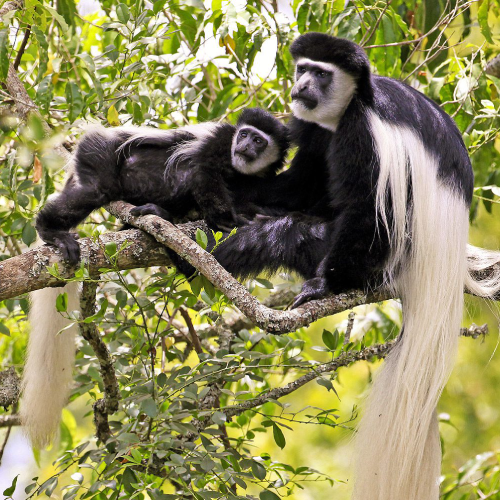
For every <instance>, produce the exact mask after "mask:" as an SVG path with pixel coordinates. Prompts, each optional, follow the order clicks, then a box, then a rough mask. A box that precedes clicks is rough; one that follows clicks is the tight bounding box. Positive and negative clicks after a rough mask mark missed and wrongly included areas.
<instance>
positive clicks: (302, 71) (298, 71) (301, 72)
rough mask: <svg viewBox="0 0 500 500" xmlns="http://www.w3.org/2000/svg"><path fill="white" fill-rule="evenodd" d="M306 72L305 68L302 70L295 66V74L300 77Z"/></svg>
mask: <svg viewBox="0 0 500 500" xmlns="http://www.w3.org/2000/svg"><path fill="white" fill-rule="evenodd" d="M305 72H306V68H303V67H301V66H297V74H298V75H302V74H304V73H305Z"/></svg>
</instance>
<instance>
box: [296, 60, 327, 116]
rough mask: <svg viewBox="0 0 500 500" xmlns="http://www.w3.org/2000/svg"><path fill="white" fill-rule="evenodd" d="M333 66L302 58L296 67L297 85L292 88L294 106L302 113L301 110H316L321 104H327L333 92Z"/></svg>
mask: <svg viewBox="0 0 500 500" xmlns="http://www.w3.org/2000/svg"><path fill="white" fill-rule="evenodd" d="M334 70H335V67H334V65H333V64H329V63H321V62H317V61H312V60H310V59H306V58H302V59H299V61H297V65H296V67H295V85H294V86H293V88H292V106H293V109H294V112H295V110H297V111H299V112H300V108H306V109H307V110H313V109H315V108H316V107H317V106H318V104H319V103H321V102H323V103H324V102H325V101H326V100H327V99H328V97H329V95H331V94H332V92H333V75H334Z"/></svg>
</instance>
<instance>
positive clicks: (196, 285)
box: [190, 276, 203, 296]
mask: <svg viewBox="0 0 500 500" xmlns="http://www.w3.org/2000/svg"><path fill="white" fill-rule="evenodd" d="M190 285H191V291H192V292H193V294H194V295H196V296H198V295H200V292H201V288H202V286H203V280H202V279H201V276H196V277H195V278H193V280H192V281H191V283H190Z"/></svg>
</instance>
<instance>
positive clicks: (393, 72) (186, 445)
mask: <svg viewBox="0 0 500 500" xmlns="http://www.w3.org/2000/svg"><path fill="white" fill-rule="evenodd" d="M0 15H1V18H0V161H1V168H0V252H1V254H0V259H2V260H4V259H8V258H11V257H14V256H16V255H18V254H19V253H21V252H22V251H23V250H25V249H26V248H28V247H30V246H32V245H33V243H34V242H35V240H36V233H35V229H34V224H33V220H34V217H35V215H36V213H37V211H38V210H39V209H40V207H41V206H43V204H44V203H45V201H46V200H47V197H48V196H49V195H50V194H51V193H53V192H54V191H55V190H57V188H59V187H60V186H61V183H62V182H63V178H64V170H63V167H64V164H65V162H66V160H65V158H66V159H67V158H68V157H69V154H70V152H71V150H72V149H73V147H74V145H75V143H76V141H77V139H78V137H79V136H80V135H81V133H82V130H83V128H84V126H85V125H87V124H88V123H99V124H103V125H105V126H109V127H114V126H119V125H148V126H152V127H160V128H167V127H176V126H182V125H184V124H187V123H196V122H200V121H205V120H224V119H228V120H230V121H232V122H234V121H235V120H236V118H237V115H238V111H240V110H242V109H244V108H245V107H249V106H261V107H264V108H267V109H270V110H271V111H273V112H275V113H276V114H277V115H278V116H283V117H286V115H287V113H288V112H289V102H290V95H289V94H290V89H291V86H292V82H293V64H292V61H291V58H290V55H289V53H288V47H289V45H290V42H291V41H292V40H293V39H294V38H295V37H296V36H297V35H298V34H300V33H304V32H307V31H322V32H327V33H330V34H333V35H336V36H340V37H346V38H349V39H351V40H354V41H356V42H358V43H360V44H362V45H363V46H364V47H365V48H366V50H367V53H368V55H369V58H370V61H371V63H372V67H373V70H374V72H376V73H378V74H381V75H386V76H391V77H394V78H398V79H402V80H404V81H406V82H407V83H408V84H410V85H412V86H414V87H416V88H418V89H419V90H420V91H422V92H424V93H425V94H426V95H428V96H429V97H431V98H432V99H434V100H435V101H436V102H438V103H439V104H440V105H441V106H442V107H443V109H445V110H446V111H447V112H448V113H449V114H450V115H452V116H453V118H454V119H455V121H456V123H457V125H458V127H459V128H460V130H461V132H462V134H463V137H464V141H465V143H466V145H467V147H468V148H469V151H470V154H471V158H472V162H473V166H474V170H475V174H476V186H477V187H476V191H475V197H474V202H473V206H472V209H471V223H472V230H471V242H472V243H474V244H476V245H478V246H483V247H487V248H493V249H498V248H500V236H499V235H500V222H499V221H498V217H495V215H498V214H499V213H500V212H499V211H498V207H497V205H498V197H499V196H500V187H499V186H500V164H499V151H500V139H499V138H498V131H499V128H500V120H499V108H500V96H499V93H500V71H499V69H498V68H499V65H498V64H496V65H495V64H494V63H493V64H490V66H488V69H487V63H488V62H489V61H492V60H494V58H495V56H497V55H498V51H499V48H500V45H499V44H498V43H499V42H498V41H499V39H500V18H499V16H500V5H499V3H498V0H470V1H464V0H407V1H403V0H393V1H392V2H391V1H387V2H386V1H374V0H367V1H358V0H354V1H353V0H328V1H321V0H312V1H311V0H295V1H293V2H284V1H281V0H279V1H276V0H272V1H267V0H256V1H253V0H250V1H246V0H236V1H231V2H227V1H225V0H224V1H223V0H205V1H204V2H203V1H201V0H175V1H172V0H156V1H146V0H137V1H132V0H131V1H125V2H123V3H119V2H118V1H116V0H102V1H99V0H81V1H80V2H78V3H75V1H74V0H58V1H57V2H51V1H50V0H26V1H25V2H22V0H12V1H9V2H5V3H4V4H3V5H2V6H1V7H0ZM117 225H118V221H116V219H114V218H113V217H111V216H110V214H109V213H107V212H106V211H104V210H101V211H99V212H95V213H94V214H93V215H92V216H91V217H90V218H89V219H88V222H87V223H86V224H85V225H84V226H82V227H81V228H80V233H81V235H82V236H92V237H96V236H97V235H99V234H101V233H103V232H105V231H109V230H113V229H116V227H117ZM198 240H199V241H200V242H201V243H202V244H203V234H201V233H200V234H199V238H198ZM106 252H107V254H108V257H109V260H110V266H109V272H108V273H107V274H105V275H103V278H102V283H101V285H100V286H99V289H98V296H97V297H98V313H97V314H96V315H95V316H93V318H92V319H93V324H95V325H96V326H97V327H98V328H99V331H100V332H101V334H102V335H104V338H105V341H106V343H107V345H108V348H109V350H110V352H111V355H112V356H113V359H114V364H115V369H116V376H117V380H118V384H119V389H120V392H121V403H120V410H119V411H118V413H117V414H116V415H115V416H112V417H111V418H110V426H111V431H112V433H113V436H112V437H111V438H110V439H108V441H107V443H106V445H103V444H102V442H101V441H99V440H96V438H95V437H93V434H94V428H93V426H92V422H91V420H92V418H91V415H92V409H91V403H93V402H94V401H96V400H97V399H99V398H100V397H102V394H103V380H102V377H101V374H100V366H99V362H98V359H97V358H96V355H95V353H94V350H93V349H92V348H91V346H90V345H89V344H88V343H87V342H86V341H85V340H80V341H79V353H78V360H77V367H76V370H75V389H74V391H73V395H72V399H71V402H70V404H69V405H68V407H67V408H66V409H65V411H64V415H63V422H62V424H61V432H60V438H59V439H58V442H57V443H56V444H55V445H54V446H53V447H52V448H51V449H50V450H48V451H41V450H34V452H33V453H34V454H33V453H32V452H31V450H29V449H28V448H27V444H26V442H25V441H24V438H23V437H22V434H21V433H20V432H19V429H18V428H17V426H15V425H14V426H12V425H10V424H16V423H17V422H16V420H15V418H14V419H13V420H8V419H5V420H4V421H2V422H3V424H2V425H3V426H4V429H3V430H2V432H1V433H2V436H0V445H1V448H0V460H2V464H1V467H0V489H1V490H2V491H3V490H5V491H4V496H5V497H6V498H11V497H12V498H14V499H22V498H32V497H35V496H38V495H42V496H43V495H46V496H49V497H50V498H64V499H68V500H69V499H73V498H94V499H99V500H101V499H118V498H138V499H146V498H151V499H153V500H157V499H158V500H159V499H179V498H192V499H197V500H198V499H216V498H260V499H261V500H275V499H276V498H280V497H288V498H291V499H297V500H298V499H301V500H304V499H305V500H307V499H315V500H322V499H327V498H332V496H334V497H335V498H337V499H339V500H342V499H347V498H349V491H350V488H349V477H350V476H349V466H350V463H349V460H350V441H351V437H352V435H353V429H354V427H355V423H356V417H357V406H358V405H359V404H360V403H361V401H362V397H363V394H364V391H365V389H366V388H367V384H368V383H369V381H370V378H371V374H372V372H373V370H374V369H375V367H376V365H377V362H376V361H375V362H373V363H372V362H365V361H362V362H358V363H356V364H354V365H352V366H350V367H344V368H340V369H338V370H335V371H329V372H326V373H324V374H323V375H321V376H319V375H316V376H314V377H312V380H315V381H316V382H317V383H315V382H314V381H313V382H310V383H308V384H305V385H303V386H302V387H301V388H300V389H298V390H297V391H292V393H291V394H290V395H288V396H286V397H283V398H277V399H275V398H274V397H271V396H269V401H268V402H267V403H266V404H264V405H262V406H256V407H255V408H252V409H250V410H246V411H243V409H242V410H241V411H235V412H234V413H233V415H235V416H233V417H232V418H228V413H227V412H225V409H227V408H228V407H232V406H233V405H238V404H241V403H242V402H244V401H247V400H251V399H252V398H254V397H256V396H257V395H258V394H259V393H262V392H265V391H269V390H271V389H272V388H276V387H284V386H286V384H287V383H289V382H291V381H293V380H296V379H298V378H299V377H300V376H301V375H304V374H307V373H314V369H315V368H316V365H317V364H318V363H323V362H327V361H330V360H331V359H332V358H335V357H336V356H339V355H343V354H342V353H345V352H347V351H357V350H360V349H362V348H363V347H364V346H366V345H371V344H373V343H376V342H385V341H387V340H389V339H391V338H394V337H395V336H396V335H397V333H398V331H399V327H400V324H401V318H400V312H399V307H398V303H397V301H389V302H386V303H381V304H376V305H370V306H361V307H359V308H357V309H356V310H355V315H354V323H353V321H352V318H353V317H352V315H351V316H350V319H348V316H347V312H346V313H343V314H339V315H337V316H332V317H329V318H325V319H322V320H320V321H318V322H316V323H315V324H314V325H313V326H311V327H309V328H307V329H301V330H298V331H297V332H294V333H291V334H288V335H283V336H272V335H269V334H266V333H265V332H263V331H261V330H259V329H258V328H255V327H253V326H252V325H249V324H248V322H243V323H241V324H240V323H238V322H237V321H236V320H235V319H234V315H235V312H234V311H233V310H232V308H231V305H230V303H229V302H228V301H227V299H226V298H225V297H224V296H223V295H222V294H221V293H220V292H219V291H217V290H215V289H214V287H213V286H212V285H211V284H210V283H209V282H208V281H207V280H206V279H204V278H202V277H199V278H196V279H195V280H194V281H193V282H192V283H191V285H189V284H187V283H186V281H185V279H184V278H183V277H182V276H180V275H176V274H175V272H174V270H173V269H166V268H154V269H149V270H146V271H143V270H136V271H119V270H117V269H114V268H113V265H112V263H113V259H114V258H115V257H116V253H117V252H119V249H117V248H116V247H113V246H112V245H111V246H110V247H108V248H106ZM78 276H79V278H80V279H81V278H82V277H85V273H84V271H83V270H81V271H80V274H79V275H78ZM246 284H247V286H248V287H249V289H250V290H251V291H252V292H253V293H254V294H256V295H257V296H258V297H259V298H260V299H262V300H264V299H265V298H266V297H268V296H270V297H276V292H279V294H281V295H279V297H281V300H274V299H268V300H270V301H271V300H272V301H273V302H274V304H277V305H279V306H282V307H283V306H286V305H287V303H288V302H289V300H290V297H291V296H293V293H294V292H296V291H297V290H298V287H300V282H298V283H296V280H295V278H294V277H293V276H288V275H280V276H278V277H275V278H274V279H273V281H272V282H270V281H268V280H267V279H258V280H253V281H251V282H248V283H246ZM271 292H273V294H271V295H269V294H270V293H271ZM62 302H63V301H61V304H60V305H59V306H60V307H59V309H60V310H61V312H62V313H63V314H68V313H69V312H65V311H64V305H63V304H62ZM467 305H468V308H467V309H468V317H467V318H464V325H469V324H470V323H471V322H472V321H474V322H476V323H478V324H482V323H488V324H489V327H490V335H489V336H488V337H486V339H485V341H484V342H480V341H477V340H476V341H473V340H471V339H462V341H461V350H460V357H459V361H458V364H457V367H456V369H455V371H454V373H453V376H452V378H451V380H450V382H449V383H448V386H447V388H446V390H445V393H444V395H443V398H442V401H441V404H440V408H439V411H440V413H441V417H442V425H441V431H442V438H443V446H444V464H443V472H444V474H445V477H443V494H444V498H446V499H476V498H477V499H479V498H500V462H499V456H498V452H497V450H500V437H499V436H500V424H499V420H500V419H499V416H500V403H499V398H498V386H499V383H500V362H499V361H498V353H497V347H498V342H499V341H498V330H497V313H496V305H492V304H486V303H484V301H480V300H477V299H474V298H470V297H469V298H467ZM28 308H29V305H28V300H27V297H26V296H21V297H16V298H11V299H7V300H4V301H3V302H1V303H0V334H2V336H1V338H0V352H1V356H2V368H3V369H6V368H8V367H12V366H13V367H15V369H16V371H17V372H18V373H21V372H22V365H23V356H24V349H25V345H26V337H27V332H28V329H29V328H28V324H27V322H26V313H27V311H28ZM239 319H241V318H239ZM228 325H230V326H228ZM346 329H347V330H349V332H350V335H351V342H349V343H346V344H344V342H343V336H344V333H345V331H346ZM363 334H365V337H364V340H362V336H363ZM197 339H201V340H200V342H198V341H197ZM219 407H220V408H219ZM16 410H17V403H15V402H14V403H13V404H12V405H11V406H10V408H6V409H5V412H4V413H5V415H0V417H2V418H5V416H6V415H8V414H10V413H13V414H14V415H15V413H16ZM200 430H202V432H201V433H198V432H199V431H200ZM2 442H3V444H2ZM32 457H34V458H32ZM32 478H34V479H32Z"/></svg>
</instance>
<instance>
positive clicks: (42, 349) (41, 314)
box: [20, 282, 80, 448]
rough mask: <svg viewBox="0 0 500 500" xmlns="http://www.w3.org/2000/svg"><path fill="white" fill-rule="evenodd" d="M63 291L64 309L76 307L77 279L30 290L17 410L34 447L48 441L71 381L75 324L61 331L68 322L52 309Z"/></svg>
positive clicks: (56, 427)
mask: <svg viewBox="0 0 500 500" xmlns="http://www.w3.org/2000/svg"><path fill="white" fill-rule="evenodd" d="M63 292H66V293H67V294H68V311H74V310H79V308H80V304H79V298H78V283H74V282H72V283H68V284H67V285H66V286H65V287H64V289H62V288H44V289H42V290H37V291H35V292H32V293H31V294H30V298H31V309H30V314H29V320H30V324H31V333H30V336H29V341H28V352H27V358H26V363H25V365H24V374H23V383H22V386H23V395H22V399H21V409H20V413H21V422H22V425H23V430H24V432H25V433H26V435H27V436H28V438H29V440H30V441H31V444H32V445H33V446H34V447H36V448H43V447H45V446H46V445H48V444H49V443H50V441H51V439H52V438H53V437H54V435H55V434H56V432H57V430H58V428H59V422H60V420H61V412H62V409H63V408H64V406H65V405H66V403H67V401H68V397H69V393H70V390H71V385H72V383H73V366H74V363H75V333H76V329H77V326H76V325H75V326H72V327H71V328H68V329H65V330H64V331H61V330H63V329H64V328H66V327H67V326H68V325H69V323H70V322H69V321H68V320H67V319H66V318H64V317H63V316H62V315H61V314H59V313H58V312H57V310H56V299H57V296H58V295H59V294H60V293H63ZM59 332H60V333H59Z"/></svg>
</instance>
